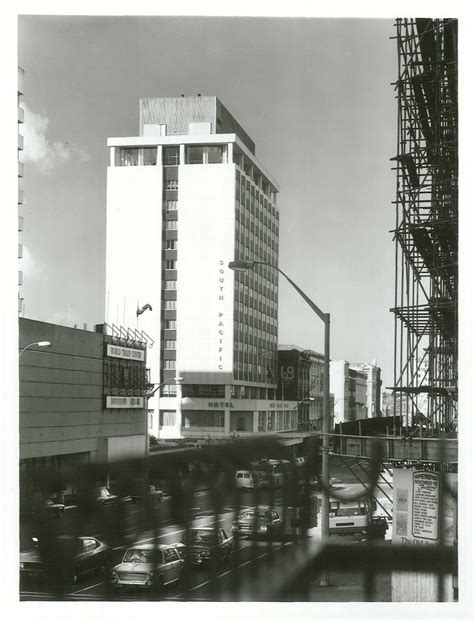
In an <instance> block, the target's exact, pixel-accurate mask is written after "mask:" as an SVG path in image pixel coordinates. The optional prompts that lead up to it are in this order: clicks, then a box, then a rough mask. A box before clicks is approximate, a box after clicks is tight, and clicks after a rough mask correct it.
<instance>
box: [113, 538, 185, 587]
mask: <svg viewBox="0 0 474 620" xmlns="http://www.w3.org/2000/svg"><path fill="white" fill-rule="evenodd" d="M183 567H184V560H183V558H182V557H180V555H179V553H178V550H177V549H176V547H175V546H174V545H154V544H153V543H138V544H136V545H133V546H131V547H129V548H128V549H127V550H126V551H125V553H124V556H123V558H122V562H121V563H120V564H117V565H116V566H114V567H113V568H112V570H111V583H112V587H113V588H114V589H115V590H123V589H129V588H139V589H144V590H145V589H151V588H157V589H161V588H163V587H164V586H166V585H168V584H170V583H174V582H175V581H179V580H180V579H181V575H182V572H183Z"/></svg>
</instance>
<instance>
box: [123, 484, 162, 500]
mask: <svg viewBox="0 0 474 620" xmlns="http://www.w3.org/2000/svg"><path fill="white" fill-rule="evenodd" d="M129 497H130V498H131V501H132V502H133V503H134V504H137V503H139V502H147V501H148V502H152V503H159V502H161V501H162V500H163V491H162V490H161V489H158V488H157V487H156V486H155V485H154V484H147V485H145V487H144V490H143V492H142V493H131V494H130V496H129Z"/></svg>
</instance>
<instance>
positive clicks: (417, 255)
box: [391, 19, 458, 433]
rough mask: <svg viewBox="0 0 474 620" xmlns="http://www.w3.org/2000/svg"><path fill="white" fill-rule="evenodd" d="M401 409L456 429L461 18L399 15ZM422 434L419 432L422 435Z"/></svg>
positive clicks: (411, 420)
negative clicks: (458, 57) (459, 19)
mask: <svg viewBox="0 0 474 620" xmlns="http://www.w3.org/2000/svg"><path fill="white" fill-rule="evenodd" d="M396 30H397V36H396V39H397V47H398V80H397V82H396V84H395V90H396V97H397V101H398V152H397V156H396V157H394V158H393V159H392V161H394V162H396V168H395V169H396V173H397V194H396V200H395V201H394V204H395V205H396V228H395V230H394V231H392V232H393V233H394V239H395V241H396V251H395V264H396V266H395V305H394V308H392V309H391V311H392V312H393V313H394V317H395V347H394V351H395V353H394V357H395V360H394V369H395V371H394V375H395V376H394V388H393V389H394V408H395V413H396V414H398V415H403V419H404V422H405V424H407V425H410V426H414V427H415V428H416V429H417V430H418V429H419V430H420V432H421V433H422V432H424V429H426V430H427V431H428V432H433V431H434V432H438V431H444V430H446V431H456V430H457V376H458V373H457V357H458V331H457V330H458V327H457V323H458V321H457V317H458V310H457V300H458V100H457V20H456V19H397V21H396ZM415 432H417V431H415Z"/></svg>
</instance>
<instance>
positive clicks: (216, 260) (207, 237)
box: [106, 96, 297, 438]
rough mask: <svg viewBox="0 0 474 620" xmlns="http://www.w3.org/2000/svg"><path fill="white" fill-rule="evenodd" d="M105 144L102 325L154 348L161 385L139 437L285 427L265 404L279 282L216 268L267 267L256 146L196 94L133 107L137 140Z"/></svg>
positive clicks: (288, 421)
mask: <svg viewBox="0 0 474 620" xmlns="http://www.w3.org/2000/svg"><path fill="white" fill-rule="evenodd" d="M108 146H109V149H110V165H109V168H108V171H107V252H106V290H107V308H106V322H107V323H116V324H118V325H125V326H133V328H135V329H138V330H143V331H145V332H146V333H147V334H148V335H149V336H151V338H152V339H153V340H154V344H153V346H152V347H151V348H149V350H148V360H147V365H148V366H149V367H150V371H151V377H150V379H151V382H152V383H155V384H156V385H158V384H161V383H162V382H164V381H166V383H165V384H164V385H163V387H162V388H161V390H158V391H157V392H156V395H155V396H154V397H152V398H150V400H149V432H150V433H152V434H154V435H155V436H158V437H161V438H173V437H180V436H185V437H194V438H198V437H202V438H207V437H226V436H233V435H238V436H246V435H249V434H253V433H259V434H260V433H275V432H281V431H288V430H293V429H296V427H297V408H296V403H295V402H288V401H286V402H282V401H277V400H276V398H275V397H276V385H277V374H276V365H277V333H278V273H277V271H276V270H275V269H272V268H271V267H266V266H262V265H260V266H258V267H256V268H255V269H253V270H249V271H248V272H246V273H237V272H233V271H231V270H230V269H229V268H228V266H227V265H228V263H229V261H232V260H237V259H250V260H260V261H265V262H267V263H270V264H272V265H277V264H278V233H279V213H278V207H277V199H276V198H277V192H278V185H277V183H276V181H275V180H274V179H273V177H272V176H271V175H270V173H269V172H267V171H266V170H265V169H264V168H263V166H262V165H261V164H260V163H259V162H258V160H257V159H256V157H255V145H254V143H253V142H252V140H251V139H250V137H249V136H248V135H247V134H246V132H245V131H244V130H243V129H242V127H241V126H240V125H239V124H238V123H237V121H236V120H235V119H234V118H233V117H232V116H231V114H230V113H229V112H228V111H227V110H226V108H225V107H224V106H223V105H222V104H221V102H220V101H219V100H218V99H217V98H216V97H201V96H196V97H178V98H166V99H142V100H140V135H139V136H136V137H126V138H109V140H108ZM146 304H149V305H150V306H151V310H150V309H147V310H145V311H144V312H143V313H141V314H140V315H139V316H137V308H142V307H143V306H144V305H146ZM175 377H176V378H178V380H177V381H176V382H175V381H173V378H175ZM180 379H182V381H181V380H180Z"/></svg>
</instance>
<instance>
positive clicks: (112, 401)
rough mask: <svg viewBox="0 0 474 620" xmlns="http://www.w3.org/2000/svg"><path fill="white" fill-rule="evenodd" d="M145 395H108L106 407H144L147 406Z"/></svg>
mask: <svg viewBox="0 0 474 620" xmlns="http://www.w3.org/2000/svg"><path fill="white" fill-rule="evenodd" d="M144 403H145V399H144V398H143V396H106V398H105V408H106V409H143V408H144V406H145V404H144Z"/></svg>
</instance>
